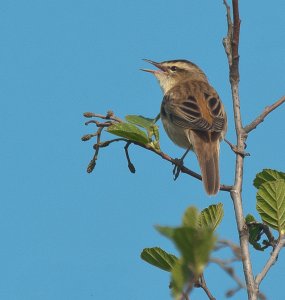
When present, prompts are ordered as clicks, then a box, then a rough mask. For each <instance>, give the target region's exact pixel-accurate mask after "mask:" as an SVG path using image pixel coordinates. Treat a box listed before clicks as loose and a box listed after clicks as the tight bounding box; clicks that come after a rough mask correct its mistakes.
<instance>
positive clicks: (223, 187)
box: [94, 138, 232, 192]
mask: <svg viewBox="0 0 285 300" xmlns="http://www.w3.org/2000/svg"><path fill="white" fill-rule="evenodd" d="M121 141H123V142H127V143H129V145H130V144H134V145H136V146H139V147H142V148H144V149H147V150H149V151H151V152H153V153H155V154H157V155H158V156H160V157H161V158H163V159H165V160H167V161H169V162H170V163H172V164H173V165H176V166H178V167H180V168H181V169H180V171H181V172H182V173H185V174H187V175H190V176H192V177H194V178H196V179H198V180H202V177H201V175H199V174H198V173H196V172H194V171H192V170H190V169H188V168H187V167H185V166H181V164H180V163H179V162H178V161H177V159H175V158H172V157H170V156H169V155H168V154H166V153H164V152H162V151H158V150H156V149H155V148H153V147H151V146H150V145H148V144H141V143H139V142H135V141H131V140H128V139H125V138H116V139H113V140H109V141H105V142H102V143H99V144H98V143H97V144H96V145H94V146H95V149H96V147H97V145H98V147H99V148H101V147H106V146H109V145H110V144H112V143H114V142H121ZM128 163H129V161H128ZM231 189H232V186H230V185H225V184H221V185H220V191H227V192H229V191H231Z"/></svg>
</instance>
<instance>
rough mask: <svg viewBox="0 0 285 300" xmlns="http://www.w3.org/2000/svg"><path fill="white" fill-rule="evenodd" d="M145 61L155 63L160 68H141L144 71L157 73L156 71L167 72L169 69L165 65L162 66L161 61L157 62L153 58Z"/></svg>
mask: <svg viewBox="0 0 285 300" xmlns="http://www.w3.org/2000/svg"><path fill="white" fill-rule="evenodd" d="M143 60H144V61H146V62H148V63H150V64H152V65H154V66H155V67H157V68H158V69H159V70H150V69H140V70H142V71H144V72H149V73H152V74H155V73H161V71H162V72H166V71H167V68H165V67H164V66H162V65H161V64H160V63H158V62H155V61H152V60H149V59H143Z"/></svg>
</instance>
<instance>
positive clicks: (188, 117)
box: [162, 85, 226, 132]
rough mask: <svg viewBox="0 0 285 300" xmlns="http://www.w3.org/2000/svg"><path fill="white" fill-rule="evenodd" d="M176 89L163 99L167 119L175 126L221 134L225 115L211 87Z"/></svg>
mask: <svg viewBox="0 0 285 300" xmlns="http://www.w3.org/2000/svg"><path fill="white" fill-rule="evenodd" d="M199 88H200V89H199V90H197V88H196V89H195V91H194V92H193V90H194V89H193V88H192V89H191V86H190V88H188V89H181V88H179V87H178V88H177V89H176V90H172V91H170V92H169V93H167V94H166V95H165V96H164V98H163V104H162V105H163V107H164V110H165V113H166V114H167V115H168V117H169V119H170V120H171V121H172V122H173V124H175V125H176V126H179V127H182V128H185V129H187V128H189V129H193V130H198V131H208V130H211V131H215V132H221V131H222V130H223V129H224V126H225V122H226V115H225V112H224V109H223V105H222V103H221V100H220V99H219V96H218V95H217V93H216V92H215V90H214V89H213V88H212V87H211V86H209V85H208V86H204V85H202V86H200V87H199Z"/></svg>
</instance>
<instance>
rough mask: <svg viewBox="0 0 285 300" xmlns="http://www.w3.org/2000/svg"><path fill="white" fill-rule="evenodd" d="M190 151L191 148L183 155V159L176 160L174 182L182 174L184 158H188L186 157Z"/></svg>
mask: <svg viewBox="0 0 285 300" xmlns="http://www.w3.org/2000/svg"><path fill="white" fill-rule="evenodd" d="M189 151H190V148H189V149H187V150H186V152H185V153H184V154H183V155H182V157H181V158H176V159H175V160H174V162H173V164H175V166H174V168H173V171H172V173H173V175H174V180H176V179H177V178H178V176H179V174H180V171H181V168H182V167H183V161H184V158H185V157H186V155H187V154H188V152H189Z"/></svg>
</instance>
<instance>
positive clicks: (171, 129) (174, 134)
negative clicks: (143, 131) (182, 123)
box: [161, 118, 193, 149]
mask: <svg viewBox="0 0 285 300" xmlns="http://www.w3.org/2000/svg"><path fill="white" fill-rule="evenodd" d="M161 120H162V124H163V127H164V130H165V131H166V133H167V135H168V136H169V138H170V139H171V140H172V141H173V142H174V143H175V144H176V145H178V146H179V147H182V148H185V149H189V148H190V149H192V148H193V146H192V143H191V140H190V137H189V134H188V131H189V129H184V128H181V127H178V126H175V125H174V124H170V126H169V123H168V122H167V121H166V120H165V119H164V118H162V119H161Z"/></svg>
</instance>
